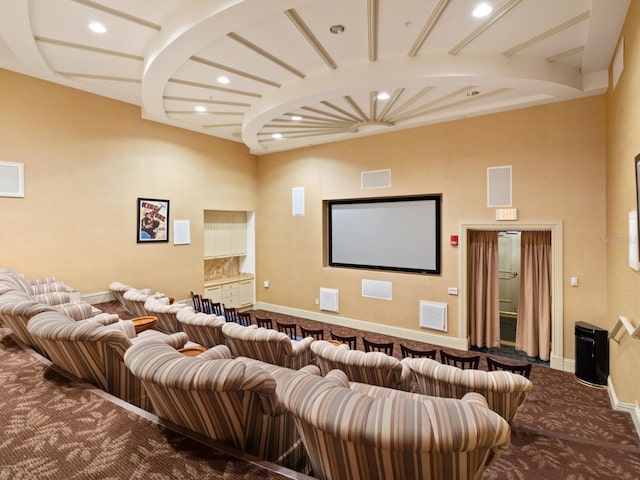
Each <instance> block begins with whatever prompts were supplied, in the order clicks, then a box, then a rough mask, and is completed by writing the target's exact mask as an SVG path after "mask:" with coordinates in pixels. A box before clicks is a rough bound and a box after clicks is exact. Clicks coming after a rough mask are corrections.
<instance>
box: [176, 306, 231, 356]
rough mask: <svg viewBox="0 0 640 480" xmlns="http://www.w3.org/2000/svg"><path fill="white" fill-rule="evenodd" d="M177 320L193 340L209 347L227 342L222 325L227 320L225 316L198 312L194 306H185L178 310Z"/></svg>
mask: <svg viewBox="0 0 640 480" xmlns="http://www.w3.org/2000/svg"><path fill="white" fill-rule="evenodd" d="M176 320H177V321H178V323H179V324H180V329H181V330H182V331H184V332H185V333H186V334H187V337H189V340H191V341H192V342H195V343H197V344H199V345H202V346H203V347H207V348H209V347H215V346H216V345H224V344H225V343H226V339H225V337H224V335H223V333H222V327H223V326H224V325H225V324H226V323H227V321H226V320H225V318H224V317H223V316H217V315H211V314H208V313H201V312H196V311H194V310H193V308H192V307H185V308H182V309H180V310H178V312H177V313H176Z"/></svg>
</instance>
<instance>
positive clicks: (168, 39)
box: [0, 0, 630, 154]
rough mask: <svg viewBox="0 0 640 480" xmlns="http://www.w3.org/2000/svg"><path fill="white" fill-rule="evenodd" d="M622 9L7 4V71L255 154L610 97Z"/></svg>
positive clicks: (606, 4)
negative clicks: (97, 26) (123, 105)
mask: <svg viewBox="0 0 640 480" xmlns="http://www.w3.org/2000/svg"><path fill="white" fill-rule="evenodd" d="M629 1H630V0H483V2H481V1H480V0H226V1H224V0H0V68H4V69H7V70H12V71H16V72H20V73H24V74H27V75H31V76H34V77H38V78H41V79H45V80H48V81H52V82H56V83H59V84H62V85H66V86H69V87H73V88H77V89H80V90H85V91H88V92H92V93H96V94H98V95H103V96H106V97H110V98H114V99H117V100H120V101H123V102H128V103H131V104H135V105H139V106H140V107H141V116H142V117H143V118H145V119H148V120H153V121H156V122H161V123H165V124H170V125H174V126H176V127H180V128H185V129H189V130H195V131H198V132H202V133H204V134H207V135H213V136H217V137H222V138H227V139H230V140H233V141H237V142H243V143H245V144H246V145H247V146H248V147H249V148H250V150H251V151H252V152H253V153H256V154H262V153H267V152H272V151H279V150H287V149H292V148H297V147H302V146H307V145H312V144H318V143H326V142H333V141H339V140H344V139H349V138H356V137H358V136H363V135H372V134H377V133H383V132H389V131H393V130H395V129H402V128H409V127H415V126H419V125H426V124H431V123H436V122H443V121H449V120H454V119H459V118H464V117H470V116H477V115H483V114H487V113H492V112H497V111H503V110H508V109H513V108H522V107H526V106H531V105H537V104H542V103H548V102H556V101H562V100H568V99H574V98H580V97H584V96H589V95H595V94H600V93H603V92H604V91H606V88H607V86H608V81H609V79H608V73H607V69H608V68H609V64H610V62H611V60H612V57H613V55H614V53H615V48H616V42H617V38H618V35H619V33H620V29H621V27H622V23H623V21H624V17H625V14H626V11H627V8H628V5H629ZM479 3H486V4H488V5H489V6H490V7H492V10H491V12H490V13H489V14H488V15H486V16H484V17H475V16H474V15H473V13H472V12H473V10H474V9H475V8H476V6H477V5H478V4H479ZM92 22H99V23H101V24H102V25H103V26H104V27H105V28H106V32H104V33H94V32H93V31H91V30H90V29H89V28H88V25H89V24H90V23H92ZM220 77H226V79H227V80H228V83H220V81H219V80H223V79H221V78H220ZM4 93H5V94H6V92H4ZM382 93H386V94H387V95H388V98H386V99H385V98H384V97H382V98H379V95H380V94H382ZM46 113H47V112H46V111H43V112H42V115H46Z"/></svg>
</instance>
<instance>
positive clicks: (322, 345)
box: [311, 340, 412, 390]
mask: <svg viewBox="0 0 640 480" xmlns="http://www.w3.org/2000/svg"><path fill="white" fill-rule="evenodd" d="M311 351H312V352H313V353H314V354H315V356H316V361H317V365H318V367H320V370H321V371H322V374H323V375H326V374H327V373H329V372H330V371H331V370H335V369H338V370H342V371H343V372H344V373H345V374H346V375H347V377H348V378H349V381H351V382H360V383H367V384H369V385H378V386H381V387H389V388H397V389H399V390H409V389H410V388H411V379H412V378H411V371H410V370H409V368H408V367H406V366H404V365H403V364H402V363H401V362H400V360H398V359H397V358H395V357H391V356H389V355H387V354H385V353H382V352H363V351H360V350H351V349H349V348H348V346H347V345H344V344H342V345H334V344H332V343H330V342H328V341H326V340H317V341H314V342H313V343H312V344H311Z"/></svg>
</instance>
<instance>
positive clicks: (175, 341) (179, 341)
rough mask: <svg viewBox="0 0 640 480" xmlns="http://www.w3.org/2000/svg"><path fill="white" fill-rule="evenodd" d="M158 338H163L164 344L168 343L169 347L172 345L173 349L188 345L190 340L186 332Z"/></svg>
mask: <svg viewBox="0 0 640 480" xmlns="http://www.w3.org/2000/svg"><path fill="white" fill-rule="evenodd" d="M158 338H162V341H163V342H165V343H168V344H169V345H171V346H172V347H173V348H176V349H178V348H182V347H184V344H185V343H187V340H189V339H188V338H187V334H186V333H184V332H176V333H172V334H170V335H162V336H160V335H158ZM203 353H204V352H203Z"/></svg>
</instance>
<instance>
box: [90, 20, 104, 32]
mask: <svg viewBox="0 0 640 480" xmlns="http://www.w3.org/2000/svg"><path fill="white" fill-rule="evenodd" d="M89 30H91V31H92V32H94V33H105V32H106V31H107V27H105V26H104V25H103V24H101V23H100V22H91V23H90V24H89Z"/></svg>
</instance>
